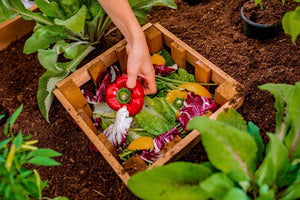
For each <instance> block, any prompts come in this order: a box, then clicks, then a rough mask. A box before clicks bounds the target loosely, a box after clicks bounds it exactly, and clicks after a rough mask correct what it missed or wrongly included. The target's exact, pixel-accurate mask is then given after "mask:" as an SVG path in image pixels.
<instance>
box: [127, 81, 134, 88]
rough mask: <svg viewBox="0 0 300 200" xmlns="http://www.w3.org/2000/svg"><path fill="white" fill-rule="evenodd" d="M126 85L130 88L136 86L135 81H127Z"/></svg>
mask: <svg viewBox="0 0 300 200" xmlns="http://www.w3.org/2000/svg"><path fill="white" fill-rule="evenodd" d="M126 85H127V87H128V88H134V87H135V82H133V81H127V83H126Z"/></svg>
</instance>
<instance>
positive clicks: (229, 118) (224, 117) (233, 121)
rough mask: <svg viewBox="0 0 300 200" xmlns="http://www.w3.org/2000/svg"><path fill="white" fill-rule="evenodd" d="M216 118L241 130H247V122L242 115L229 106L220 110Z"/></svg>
mask: <svg viewBox="0 0 300 200" xmlns="http://www.w3.org/2000/svg"><path fill="white" fill-rule="evenodd" d="M217 120H218V121H221V122H224V123H225V124H228V125H230V126H233V127H235V128H238V129H240V130H242V131H247V124H246V121H245V120H244V117H243V116H242V115H241V114H240V113H238V112H237V111H236V110H235V109H233V108H229V109H226V110H224V112H221V113H220V114H219V115H218V118H217Z"/></svg>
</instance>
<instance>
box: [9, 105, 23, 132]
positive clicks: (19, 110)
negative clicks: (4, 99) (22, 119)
mask: <svg viewBox="0 0 300 200" xmlns="http://www.w3.org/2000/svg"><path fill="white" fill-rule="evenodd" d="M22 110H23V104H22V105H21V106H20V107H19V108H18V109H17V110H16V111H15V112H14V113H13V114H12V116H11V117H10V119H9V124H10V132H11V133H12V128H13V125H14V123H15V122H16V120H17V119H18V117H19V115H20V113H21V112H22Z"/></svg>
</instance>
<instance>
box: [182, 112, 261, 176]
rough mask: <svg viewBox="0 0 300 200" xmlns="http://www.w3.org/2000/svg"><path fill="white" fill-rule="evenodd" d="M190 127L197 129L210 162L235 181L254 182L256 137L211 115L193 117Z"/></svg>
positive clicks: (190, 128)
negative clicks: (216, 119)
mask: <svg viewBox="0 0 300 200" xmlns="http://www.w3.org/2000/svg"><path fill="white" fill-rule="evenodd" d="M187 128H188V129H189V130H192V129H197V130H198V131H199V132H200V133H201V137H202V142H203V145H204V148H205V150H206V152H207V156H208V158H209V160H210V162H211V163H212V164H213V165H214V166H215V167H216V168H217V169H219V170H221V171H222V172H223V173H225V174H227V175H228V176H229V177H230V178H232V179H233V180H235V181H237V182H240V181H250V179H251V177H252V174H253V172H254V170H255V168H256V152H257V145H256V143H255V141H254V139H253V137H252V136H250V135H249V134H248V133H247V132H245V131H241V130H240V129H237V128H235V127H233V126H229V125H226V124H225V123H223V122H220V121H213V120H210V119H209V118H207V117H195V118H193V119H192V120H191V121H190V122H189V124H188V126H187Z"/></svg>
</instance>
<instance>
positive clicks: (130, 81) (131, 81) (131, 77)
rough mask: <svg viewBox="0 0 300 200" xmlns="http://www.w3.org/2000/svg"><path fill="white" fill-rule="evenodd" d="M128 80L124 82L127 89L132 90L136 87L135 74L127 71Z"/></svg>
mask: <svg viewBox="0 0 300 200" xmlns="http://www.w3.org/2000/svg"><path fill="white" fill-rule="evenodd" d="M127 75H128V79H127V82H126V86H127V87H128V88H134V87H135V85H136V79H137V74H136V73H132V72H129V71H128V74H127Z"/></svg>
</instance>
